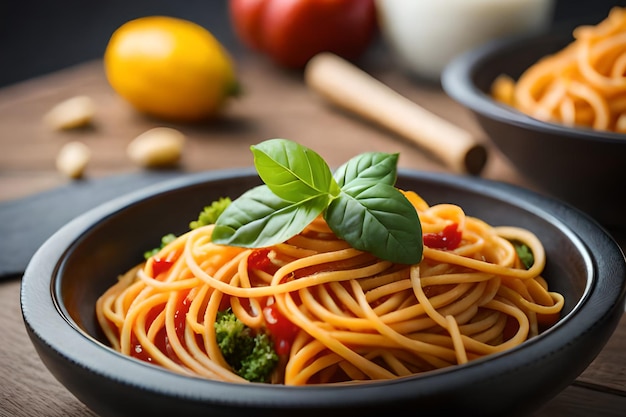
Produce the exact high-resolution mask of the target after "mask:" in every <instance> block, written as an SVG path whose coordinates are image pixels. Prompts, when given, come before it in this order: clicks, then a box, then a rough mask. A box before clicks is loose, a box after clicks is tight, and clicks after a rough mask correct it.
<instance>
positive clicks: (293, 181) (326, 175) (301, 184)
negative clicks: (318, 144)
mask: <svg viewBox="0 0 626 417" xmlns="http://www.w3.org/2000/svg"><path fill="white" fill-rule="evenodd" d="M250 149H251V150H252V153H253V154H254V165H255V166H256V169H257V172H258V173H259V176H260V177H261V179H262V180H263V182H265V184H266V185H267V186H268V187H269V189H270V190H272V191H273V192H274V194H276V195H277V196H278V197H280V198H282V199H284V200H287V201H290V202H299V201H302V200H304V199H307V198H311V197H316V196H318V195H319V194H329V193H330V194H332V195H337V194H338V193H339V186H338V185H337V183H336V182H335V180H334V178H333V175H332V172H331V170H330V168H329V167H328V164H326V161H324V159H323V158H322V157H321V156H320V155H318V154H317V153H316V152H314V151H312V150H311V149H308V148H306V147H304V146H302V145H300V144H298V143H296V142H292V141H289V140H286V139H270V140H267V141H264V142H262V143H260V144H259V145H256V146H252V147H251V148H250Z"/></svg>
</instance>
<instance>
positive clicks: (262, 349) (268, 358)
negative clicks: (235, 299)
mask: <svg viewBox="0 0 626 417" xmlns="http://www.w3.org/2000/svg"><path fill="white" fill-rule="evenodd" d="M214 326H215V335H216V339H217V344H218V346H219V348H220V350H221V352H222V355H224V359H225V360H226V362H227V363H228V364H229V365H230V366H231V367H232V368H233V370H234V371H235V373H237V375H239V376H241V377H242V378H244V379H246V380H248V381H251V382H268V381H269V379H270V376H271V375H272V372H273V371H274V369H275V368H276V365H277V364H278V355H277V354H276V352H275V350H274V343H273V341H272V338H271V337H270V336H269V335H268V334H267V333H263V332H255V331H254V330H253V329H251V328H250V327H248V326H246V325H245V324H244V323H243V322H242V321H241V320H239V319H238V318H237V316H235V314H234V313H233V312H232V310H231V309H230V308H229V309H227V310H224V311H221V312H219V313H218V315H217V318H216V320H215V325H214Z"/></svg>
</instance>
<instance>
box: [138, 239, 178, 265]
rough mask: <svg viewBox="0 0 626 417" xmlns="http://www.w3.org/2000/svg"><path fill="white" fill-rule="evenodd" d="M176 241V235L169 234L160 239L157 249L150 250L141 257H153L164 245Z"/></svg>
mask: <svg viewBox="0 0 626 417" xmlns="http://www.w3.org/2000/svg"><path fill="white" fill-rule="evenodd" d="M174 240H176V235H175V234H173V233H169V234H167V235H165V236H163V237H162V238H161V246H159V247H158V248H154V249H151V250H149V251H146V252H144V253H143V257H144V258H146V259H148V258H150V257H152V256H154V255H156V254H157V253H158V252H159V251H160V250H161V249H163V248H164V247H165V246H166V245H168V244H169V243H171V242H173V241H174Z"/></svg>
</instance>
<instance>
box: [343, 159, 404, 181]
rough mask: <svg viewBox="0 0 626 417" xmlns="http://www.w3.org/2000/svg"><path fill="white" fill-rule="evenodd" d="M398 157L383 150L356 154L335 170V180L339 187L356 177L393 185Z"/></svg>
mask: <svg viewBox="0 0 626 417" xmlns="http://www.w3.org/2000/svg"><path fill="white" fill-rule="evenodd" d="M398 157H399V155H398V154H397V153H396V154H389V153H383V152H368V153H364V154H361V155H357V156H355V157H354V158H352V159H350V160H349V161H348V162H346V163H345V164H343V165H342V166H340V167H339V168H338V169H337V170H336V171H335V180H336V181H337V183H338V184H339V186H340V187H343V186H344V185H347V184H350V183H351V182H352V181H354V180H357V179H358V180H369V181H371V182H376V183H378V182H381V183H384V184H388V185H394V184H395V183H396V179H397V168H396V167H397V164H398Z"/></svg>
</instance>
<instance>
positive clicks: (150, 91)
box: [104, 16, 237, 121]
mask: <svg viewBox="0 0 626 417" xmlns="http://www.w3.org/2000/svg"><path fill="white" fill-rule="evenodd" d="M104 67H105V72H106V77H107V80H108V81H109V84H110V85H111V87H112V88H113V89H114V90H115V91H116V92H117V93H118V94H119V95H120V96H121V97H123V98H124V99H125V100H127V101H128V102H129V103H130V104H131V105H132V106H134V107H135V108H136V109H137V110H139V111H140V112H143V113H146V114H149V115H152V116H155V117H158V118H161V119H167V120H172V121H199V120H202V119H208V118H211V117H213V116H215V115H216V114H218V113H219V112H220V109H221V108H222V107H223V105H224V103H225V102H226V100H227V98H228V97H229V96H231V95H233V94H234V93H235V92H236V90H237V79H236V75H235V68H234V63H233V61H232V59H231V57H230V56H229V54H228V52H227V51H226V50H225V48H224V47H223V46H222V45H221V44H220V43H219V41H218V40H217V39H215V37H214V36H213V35H212V34H211V33H210V32H209V31H208V30H206V29H205V28H203V27H202V26H200V25H197V24H195V23H192V22H189V21H187V20H182V19H177V18H173V17H165V16H149V17H142V18H139V19H135V20H131V21H129V22H127V23H125V24H123V25H122V26H120V27H119V28H118V29H117V30H116V31H115V32H114V33H113V35H112V36H111V39H110V40H109V43H108V44H107V47H106V51H105V53H104Z"/></svg>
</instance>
